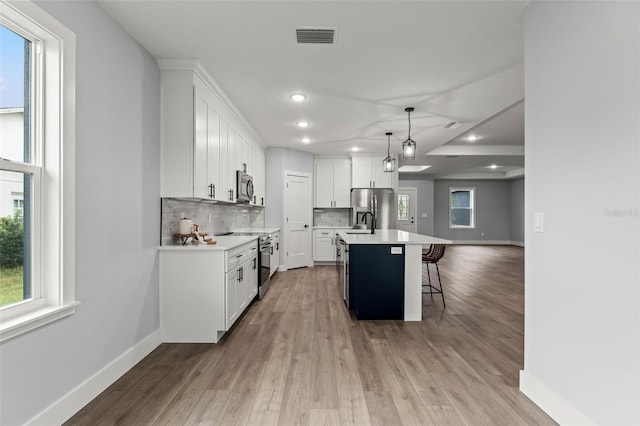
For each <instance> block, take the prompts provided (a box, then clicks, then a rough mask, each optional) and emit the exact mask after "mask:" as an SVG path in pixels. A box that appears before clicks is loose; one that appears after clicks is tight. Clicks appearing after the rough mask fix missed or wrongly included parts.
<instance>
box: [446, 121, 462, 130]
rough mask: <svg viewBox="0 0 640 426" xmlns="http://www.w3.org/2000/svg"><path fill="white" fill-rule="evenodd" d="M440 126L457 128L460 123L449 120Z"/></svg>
mask: <svg viewBox="0 0 640 426" xmlns="http://www.w3.org/2000/svg"><path fill="white" fill-rule="evenodd" d="M442 127H443V128H445V129H457V128H458V127H460V123H459V122H457V121H450V122H448V123H447V124H445V125H444V126H442Z"/></svg>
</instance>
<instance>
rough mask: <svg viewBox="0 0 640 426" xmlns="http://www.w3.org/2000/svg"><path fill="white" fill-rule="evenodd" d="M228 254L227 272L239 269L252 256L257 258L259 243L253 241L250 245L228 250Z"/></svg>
mask: <svg viewBox="0 0 640 426" xmlns="http://www.w3.org/2000/svg"><path fill="white" fill-rule="evenodd" d="M226 253H227V262H226V269H225V271H227V272H228V271H231V270H233V269H235V268H237V267H238V266H240V265H241V264H242V263H244V262H246V261H247V259H250V258H251V257H252V256H256V255H257V253H258V243H257V241H252V242H250V243H247V244H243V245H241V246H239V247H236V248H233V249H231V250H228V251H227V252H226Z"/></svg>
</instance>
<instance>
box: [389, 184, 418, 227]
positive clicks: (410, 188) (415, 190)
mask: <svg viewBox="0 0 640 426" xmlns="http://www.w3.org/2000/svg"><path fill="white" fill-rule="evenodd" d="M400 191H406V192H411V193H413V194H414V195H415V199H414V200H413V201H414V203H413V207H414V208H415V215H414V217H413V231H412V232H413V233H414V234H417V233H418V188H416V187H413V186H407V187H404V186H401V187H399V188H398V190H397V191H396V205H395V206H394V208H395V209H396V210H397V209H398V196H399V195H400ZM409 199H411V195H409ZM396 216H397V215H396ZM396 220H397V221H398V222H399V221H400V220H399V219H397V218H396ZM398 229H399V228H398Z"/></svg>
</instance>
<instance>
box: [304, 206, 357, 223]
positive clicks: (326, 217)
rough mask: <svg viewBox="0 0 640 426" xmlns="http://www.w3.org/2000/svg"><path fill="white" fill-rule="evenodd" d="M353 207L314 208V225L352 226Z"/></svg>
mask: <svg viewBox="0 0 640 426" xmlns="http://www.w3.org/2000/svg"><path fill="white" fill-rule="evenodd" d="M350 219H351V209H349V208H346V209H335V208H331V209H329V208H325V209H321V208H316V209H313V226H351V225H350V224H349V220H350Z"/></svg>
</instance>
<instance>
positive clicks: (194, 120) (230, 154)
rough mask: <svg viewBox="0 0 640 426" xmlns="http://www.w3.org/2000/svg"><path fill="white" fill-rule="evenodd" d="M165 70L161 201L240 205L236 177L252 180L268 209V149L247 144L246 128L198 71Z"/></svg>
mask: <svg viewBox="0 0 640 426" xmlns="http://www.w3.org/2000/svg"><path fill="white" fill-rule="evenodd" d="M160 66H161V69H162V73H161V81H162V105H161V109H162V141H161V179H160V182H161V183H160V187H161V189H160V195H161V196H162V197H177V198H179V197H185V198H203V199H213V200H218V201H227V202H235V201H236V197H237V194H236V171H237V170H243V167H244V165H245V164H246V167H247V173H249V175H251V176H253V177H254V186H256V187H257V188H261V189H260V190H258V191H256V200H255V203H253V204H257V205H264V204H261V203H264V192H265V190H264V185H265V183H264V169H265V165H264V159H265V155H264V149H263V147H262V146H261V145H260V144H258V143H255V142H253V141H251V140H250V139H249V137H248V136H247V135H248V131H247V130H246V128H245V127H244V126H242V125H240V124H238V121H237V120H236V115H234V114H233V113H232V112H231V110H230V109H229V108H228V107H227V106H226V105H225V104H224V103H223V101H222V99H224V98H221V97H220V96H219V95H218V94H217V93H216V91H214V89H213V87H215V85H214V86H212V85H210V84H208V81H209V80H210V78H208V77H207V75H206V72H204V70H202V69H201V68H200V67H199V66H198V65H196V64H194V63H189V62H188V61H173V60H162V61H160Z"/></svg>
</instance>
